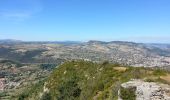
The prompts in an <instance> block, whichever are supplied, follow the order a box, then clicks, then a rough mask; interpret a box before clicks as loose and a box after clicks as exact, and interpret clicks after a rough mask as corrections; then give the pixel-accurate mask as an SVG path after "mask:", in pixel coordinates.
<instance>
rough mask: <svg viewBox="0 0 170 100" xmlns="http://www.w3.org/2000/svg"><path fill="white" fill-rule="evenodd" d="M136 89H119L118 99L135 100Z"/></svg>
mask: <svg viewBox="0 0 170 100" xmlns="http://www.w3.org/2000/svg"><path fill="white" fill-rule="evenodd" d="M135 91H136V87H129V88H123V87H121V88H120V97H121V98H122V99H123V100H136V94H135Z"/></svg>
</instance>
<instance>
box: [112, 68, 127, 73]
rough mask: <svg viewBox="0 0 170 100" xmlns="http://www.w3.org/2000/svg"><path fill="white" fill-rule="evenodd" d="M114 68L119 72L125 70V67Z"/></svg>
mask: <svg viewBox="0 0 170 100" xmlns="http://www.w3.org/2000/svg"><path fill="white" fill-rule="evenodd" d="M113 69H114V70H117V71H120V72H125V71H126V69H127V68H126V67H114V68H113Z"/></svg>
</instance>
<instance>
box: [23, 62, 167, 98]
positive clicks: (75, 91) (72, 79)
mask: <svg viewBox="0 0 170 100" xmlns="http://www.w3.org/2000/svg"><path fill="white" fill-rule="evenodd" d="M165 73H166V72H165ZM159 74H161V75H162V71H161V70H159V71H158V70H156V71H154V70H153V69H146V68H141V67H139V68H136V67H128V66H123V67H122V66H120V65H118V64H109V63H108V62H103V63H101V64H98V63H93V62H88V61H81V60H80V61H68V62H65V63H64V64H62V65H61V66H59V67H58V68H57V69H55V70H54V71H53V73H52V74H51V75H50V76H49V78H48V79H47V81H46V82H45V84H44V86H45V87H46V88H47V89H48V91H43V88H44V87H43V86H42V87H41V88H42V89H39V90H37V91H31V92H29V93H30V94H29V95H28V96H27V97H26V98H34V99H33V100H35V99H38V100H40V99H41V100H47V99H46V98H48V100H117V97H118V90H119V89H120V85H121V83H123V82H126V81H129V80H130V79H144V78H147V77H149V76H154V77H159V76H158V75H159ZM123 92H124V93H125V94H127V91H126V90H124V91H123ZM40 94H43V95H42V96H41V95H40ZM131 95H133V94H127V96H126V97H129V96H131ZM34 96H35V97H34ZM38 97H39V98H38ZM24 100H25V99H24Z"/></svg>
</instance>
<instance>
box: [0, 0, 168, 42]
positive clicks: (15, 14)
mask: <svg viewBox="0 0 170 100" xmlns="http://www.w3.org/2000/svg"><path fill="white" fill-rule="evenodd" d="M0 39H16V40H25V41H89V40H100V41H132V42H152V43H153V42H154V43H170V0H0Z"/></svg>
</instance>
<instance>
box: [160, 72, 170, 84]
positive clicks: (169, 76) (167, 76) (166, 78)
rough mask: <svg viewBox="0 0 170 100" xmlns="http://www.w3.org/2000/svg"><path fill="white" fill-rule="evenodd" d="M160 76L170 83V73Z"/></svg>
mask: <svg viewBox="0 0 170 100" xmlns="http://www.w3.org/2000/svg"><path fill="white" fill-rule="evenodd" d="M160 78H161V79H163V80H165V81H167V82H168V83H170V74H167V75H165V76H160Z"/></svg>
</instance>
